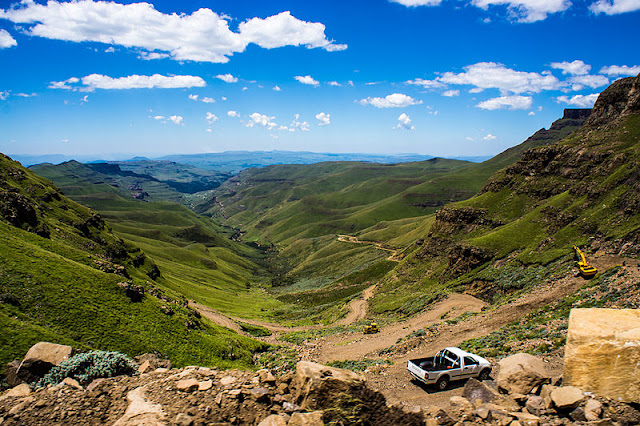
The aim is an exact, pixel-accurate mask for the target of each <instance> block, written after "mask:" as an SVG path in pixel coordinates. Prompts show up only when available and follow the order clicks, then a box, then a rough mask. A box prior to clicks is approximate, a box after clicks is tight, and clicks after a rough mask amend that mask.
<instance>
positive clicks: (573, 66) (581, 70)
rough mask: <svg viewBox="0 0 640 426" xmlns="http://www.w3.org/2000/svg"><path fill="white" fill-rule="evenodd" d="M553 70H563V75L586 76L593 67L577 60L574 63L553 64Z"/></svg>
mask: <svg viewBox="0 0 640 426" xmlns="http://www.w3.org/2000/svg"><path fill="white" fill-rule="evenodd" d="M551 68H555V69H559V70H562V74H571V75H585V74H589V71H590V70H591V65H588V64H585V63H584V62H582V61H580V60H575V61H573V62H567V61H564V62H552V63H551Z"/></svg>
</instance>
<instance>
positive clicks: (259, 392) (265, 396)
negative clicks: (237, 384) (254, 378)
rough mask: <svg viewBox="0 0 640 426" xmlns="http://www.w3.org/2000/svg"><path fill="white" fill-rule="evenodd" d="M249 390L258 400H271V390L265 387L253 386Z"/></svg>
mask: <svg viewBox="0 0 640 426" xmlns="http://www.w3.org/2000/svg"><path fill="white" fill-rule="evenodd" d="M249 392H250V393H251V396H252V397H253V398H254V399H255V400H256V402H267V401H269V391H268V390H267V389H265V388H253V389H251V390H250V391H249Z"/></svg>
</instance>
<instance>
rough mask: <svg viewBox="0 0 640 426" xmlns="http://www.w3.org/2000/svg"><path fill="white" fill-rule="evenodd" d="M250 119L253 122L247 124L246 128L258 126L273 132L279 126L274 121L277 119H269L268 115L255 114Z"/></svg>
mask: <svg viewBox="0 0 640 426" xmlns="http://www.w3.org/2000/svg"><path fill="white" fill-rule="evenodd" d="M249 118H250V119H251V121H249V122H247V123H246V124H245V126H246V127H255V126H256V125H258V126H263V127H266V128H267V129H269V130H272V129H274V128H276V127H278V125H277V124H276V123H275V122H274V121H273V120H275V117H269V116H268V115H263V114H260V113H258V112H254V113H253V114H251V115H250V116H249Z"/></svg>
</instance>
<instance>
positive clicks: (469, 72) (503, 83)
mask: <svg viewBox="0 0 640 426" xmlns="http://www.w3.org/2000/svg"><path fill="white" fill-rule="evenodd" d="M464 70H465V71H464V72H462V73H459V74H455V73H452V72H446V73H444V74H443V75H442V76H441V77H438V81H441V82H443V83H447V84H459V85H472V86H475V89H477V90H475V91H474V92H472V93H478V92H480V91H482V90H484V89H498V90H500V91H501V92H502V94H507V93H529V92H531V93H538V92H540V91H542V90H554V89H558V88H560V86H561V85H562V84H561V83H560V81H559V80H558V79H557V78H556V77H554V76H553V75H551V73H542V74H538V73H535V72H524V71H516V70H512V69H510V68H507V67H505V66H504V65H502V64H500V63H496V62H479V63H477V64H473V65H468V66H466V67H464Z"/></svg>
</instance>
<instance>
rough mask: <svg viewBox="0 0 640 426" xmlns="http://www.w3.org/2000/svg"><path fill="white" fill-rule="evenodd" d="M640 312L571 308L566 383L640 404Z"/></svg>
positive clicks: (565, 368)
mask: <svg viewBox="0 0 640 426" xmlns="http://www.w3.org/2000/svg"><path fill="white" fill-rule="evenodd" d="M639 364H640V310H638V309H596V308H593V309H572V310H571V314H570V316H569V330H568V333H567V345H566V348H565V355H564V383H565V384H568V385H571V386H577V387H579V388H581V389H584V390H585V391H590V392H593V393H596V394H598V395H601V396H604V397H607V398H610V399H614V400H619V401H623V402H638V401H640V369H638V368H637V366H638V365H639Z"/></svg>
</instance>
